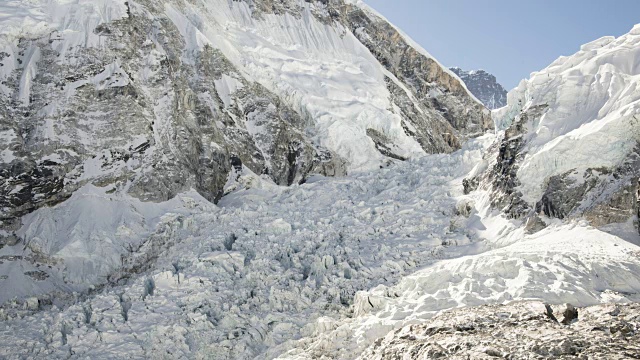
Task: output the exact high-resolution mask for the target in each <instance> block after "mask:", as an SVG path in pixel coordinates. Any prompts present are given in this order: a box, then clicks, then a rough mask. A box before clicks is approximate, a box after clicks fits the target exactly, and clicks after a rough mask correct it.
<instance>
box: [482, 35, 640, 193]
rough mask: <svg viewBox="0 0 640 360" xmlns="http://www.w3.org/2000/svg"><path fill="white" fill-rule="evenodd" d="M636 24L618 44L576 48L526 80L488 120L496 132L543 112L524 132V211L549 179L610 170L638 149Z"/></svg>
mask: <svg viewBox="0 0 640 360" xmlns="http://www.w3.org/2000/svg"><path fill="white" fill-rule="evenodd" d="M639 45H640V25H638V26H636V27H634V28H633V29H632V30H631V31H630V32H629V33H628V34H626V35H623V36H621V37H619V38H614V37H604V38H601V39H598V40H595V41H593V42H591V43H589V44H586V45H583V46H582V47H581V49H580V51H579V52H577V53H576V54H574V55H571V56H566V57H565V56H563V57H560V58H559V59H557V60H556V61H555V62H553V63H552V64H551V65H549V67H547V68H546V69H544V70H541V71H539V72H534V73H532V74H531V77H530V79H528V80H523V81H522V82H521V83H520V84H519V85H518V87H517V88H515V89H514V90H512V91H511V92H509V95H508V105H507V106H506V107H504V108H502V109H499V110H495V111H494V113H493V117H494V120H495V122H496V127H497V128H498V129H506V128H508V127H509V126H510V125H511V124H512V123H513V121H514V119H515V117H516V116H517V115H519V114H520V113H523V112H526V111H527V110H528V109H530V108H532V107H535V106H546V109H545V110H544V112H543V113H542V114H541V116H539V117H537V118H535V119H532V121H530V122H528V123H527V124H526V125H525V126H526V134H525V135H524V141H525V143H526V145H525V148H524V149H523V150H522V152H523V153H526V155H525V158H524V160H523V161H522V163H521V164H520V166H519V169H518V174H517V176H518V179H519V181H520V183H521V186H520V188H519V190H520V191H521V192H522V194H523V199H524V200H525V201H527V202H529V203H531V204H533V203H535V202H536V201H538V200H540V197H541V196H542V194H543V192H544V185H545V182H546V181H547V180H548V179H549V178H550V177H551V176H553V175H560V174H564V173H566V172H568V171H570V170H574V169H576V170H578V172H579V173H582V172H584V170H586V169H587V168H600V167H604V168H613V167H615V166H616V165H619V164H620V163H621V162H622V161H623V160H624V159H625V157H626V156H627V154H629V153H630V152H631V151H632V150H633V149H634V147H636V146H637V144H638V142H640V102H639V100H640V87H639V86H638V84H639V80H640V77H639V76H640V63H639V62H638V59H640V46H639Z"/></svg>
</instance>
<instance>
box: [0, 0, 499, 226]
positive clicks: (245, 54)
mask: <svg viewBox="0 0 640 360" xmlns="http://www.w3.org/2000/svg"><path fill="white" fill-rule="evenodd" d="M1 6H3V11H2V14H3V18H2V28H3V33H2V39H1V46H2V52H1V53H2V56H1V64H2V66H1V67H0V79H1V83H2V85H0V95H1V98H0V114H2V123H1V124H0V126H1V128H0V131H1V132H0V134H1V135H0V136H1V137H2V139H3V140H4V141H3V142H2V145H1V146H2V148H1V149H0V152H1V153H2V158H1V160H2V163H1V173H0V178H1V179H2V185H1V187H0V194H1V195H2V196H1V197H0V198H1V199H2V200H1V201H2V202H1V203H0V208H1V209H2V218H3V227H4V228H5V230H8V231H11V230H16V229H15V227H16V226H17V225H16V224H14V220H16V219H17V218H18V217H19V216H22V215H25V214H27V213H29V212H31V211H33V210H35V209H37V208H39V207H41V206H43V205H53V204H56V203H59V202H60V201H63V200H64V199H66V198H68V197H69V196H71V194H73V192H74V191H75V190H77V189H78V188H80V187H81V186H83V185H84V184H87V183H92V184H97V185H99V186H111V187H112V188H113V190H114V191H123V192H126V193H128V194H131V195H132V196H134V197H136V198H139V199H141V200H144V201H166V200H168V199H171V198H172V197H174V196H175V195H176V194H178V193H180V192H182V191H185V190H189V189H190V188H194V189H195V190H197V191H198V192H199V193H200V194H202V195H203V196H204V197H205V198H207V199H208V200H210V201H217V200H218V199H219V198H220V197H221V196H222V195H223V187H224V184H225V183H226V182H227V179H228V176H229V174H230V173H231V172H232V169H233V165H232V164H236V166H240V165H244V166H246V167H247V168H249V169H250V170H251V171H253V172H254V173H256V174H266V175H269V176H270V177H271V178H272V179H273V180H274V181H275V182H276V183H278V184H282V185H290V184H294V183H300V182H303V181H304V180H305V179H306V178H307V177H308V175H309V174H314V173H319V174H325V175H331V176H333V175H344V174H346V173H347V172H349V171H360V170H370V169H373V168H378V167H379V166H381V165H384V164H386V163H388V162H389V161H391V160H395V159H408V158H411V157H415V156H420V155H424V154H427V153H440V152H451V151H454V150H456V149H459V148H460V145H461V144H462V142H464V141H465V140H466V139H467V138H469V137H470V136H475V135H478V134H481V133H482V132H484V130H486V129H488V128H490V127H491V126H492V122H491V119H490V114H489V113H488V112H487V111H485V110H484V109H483V108H482V106H481V105H480V104H478V103H477V102H476V100H475V99H474V98H473V97H472V96H471V95H470V94H469V93H468V92H467V90H466V88H465V86H464V85H463V84H462V83H460V81H459V79H458V78H457V77H456V76H455V75H452V74H451V73H450V72H449V71H448V70H446V69H444V68H442V67H441V66H440V65H439V64H438V63H437V62H436V61H435V60H434V59H433V58H432V57H430V56H429V54H427V53H426V52H425V51H423V50H422V49H421V48H419V47H417V46H416V45H415V44H413V43H412V42H411V41H410V40H409V39H408V38H406V37H405V36H404V35H402V34H401V33H400V32H399V31H398V30H396V29H395V28H394V27H393V26H392V25H390V24H389V23H387V22H386V21H385V20H384V19H383V18H381V17H380V16H378V15H377V14H375V13H374V12H373V11H372V10H370V9H369V8H367V7H366V6H365V5H364V4H361V3H353V2H352V1H346V2H345V1H342V0H340V1H318V2H302V1H298V0H286V1H279V2H277V3H273V4H272V2H271V1H266V0H261V1H227V0H213V1H206V2H188V1H183V0H171V1H160V0H141V1H129V2H124V1H119V0H101V1H97V2H96V1H93V0H91V1H88V0H82V1H78V2H72V3H69V2H64V1H48V2H32V1H14V2H9V3H6V4H4V5H1ZM12 228H13V229H12Z"/></svg>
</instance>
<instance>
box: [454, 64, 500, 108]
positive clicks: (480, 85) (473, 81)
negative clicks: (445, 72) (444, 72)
mask: <svg viewBox="0 0 640 360" xmlns="http://www.w3.org/2000/svg"><path fill="white" fill-rule="evenodd" d="M450 70H451V71H453V73H454V74H456V75H458V77H460V79H461V80H462V81H463V82H464V83H465V85H466V86H467V88H468V89H469V91H470V92H471V93H472V94H473V95H474V96H475V97H476V98H478V100H480V101H481V102H482V103H483V104H484V105H485V106H486V107H487V108H489V109H491V110H494V109H498V108H501V107H503V106H505V105H507V90H505V89H504V87H502V85H500V84H499V83H498V80H497V79H496V77H495V76H493V75H491V74H489V73H488V72H486V71H484V70H471V71H467V70H462V69H460V68H459V67H452V68H450Z"/></svg>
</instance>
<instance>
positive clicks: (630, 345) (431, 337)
mask: <svg viewBox="0 0 640 360" xmlns="http://www.w3.org/2000/svg"><path fill="white" fill-rule="evenodd" d="M554 308H555V309H554ZM554 310H555V311H554ZM639 311H640V306H639V305H638V304H625V305H622V304H621V305H613V304H611V305H609V304H607V305H598V306H592V307H587V308H580V309H576V308H574V307H573V306H571V305H570V304H567V305H566V306H553V307H552V306H550V305H546V304H544V303H541V302H520V303H512V304H508V305H493V306H481V307H474V308H464V309H458V310H453V311H450V312H446V313H443V314H441V315H438V316H436V317H435V318H433V319H431V320H429V321H427V322H425V323H423V324H418V325H410V326H407V327H404V328H402V329H399V330H396V331H394V332H393V333H391V334H389V335H387V336H386V337H384V338H380V339H378V340H377V341H376V342H375V344H374V345H372V346H371V347H370V348H369V349H368V350H367V351H366V352H365V353H364V354H362V355H361V357H360V358H361V359H377V360H382V359H397V358H403V359H425V358H426V359H440V358H442V359H448V358H456V359H457V358H464V359H466V358H472V359H493V358H506V359H527V358H578V359H591V358H602V359H605V358H606V359H628V358H634V357H637V354H638V353H640V347H639V346H638V344H637V341H638V337H639V335H638V329H639V327H640V322H639V321H638V319H639V317H638V312H639Z"/></svg>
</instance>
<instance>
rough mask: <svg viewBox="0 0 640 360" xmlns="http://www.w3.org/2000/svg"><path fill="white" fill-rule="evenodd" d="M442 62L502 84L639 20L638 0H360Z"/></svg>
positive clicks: (507, 85)
mask: <svg viewBox="0 0 640 360" xmlns="http://www.w3.org/2000/svg"><path fill="white" fill-rule="evenodd" d="M364 1H365V3H367V4H369V5H370V6H371V7H373V8H374V9H376V10H378V12H380V13H381V14H382V15H384V16H385V17H386V18H387V19H389V20H390V21H391V22H392V23H394V24H395V25H396V26H398V27H399V28H401V29H402V30H403V31H404V32H405V33H407V34H409V35H410V36H411V37H412V38H413V39H414V40H416V41H417V42H418V43H420V44H421V45H422V46H423V47H424V48H425V49H426V50H427V51H428V52H429V53H430V54H431V55H433V56H434V57H435V58H436V59H438V60H439V61H440V62H441V63H442V64H443V65H445V66H459V67H461V68H463V69H467V70H473V69H484V70H486V71H488V72H490V73H492V74H494V75H496V77H497V78H498V81H499V82H501V83H502V85H503V86H504V87H505V88H507V89H508V90H509V89H511V88H513V87H515V86H516V85H517V84H518V83H519V82H520V80H521V79H524V78H528V77H529V74H530V73H531V72H533V71H537V70H541V69H543V68H545V67H547V65H549V64H550V63H551V62H552V61H553V60H555V59H557V58H558V57H559V56H560V55H571V54H573V53H575V52H576V51H578V50H579V49H580V45H582V44H584V43H587V42H590V41H592V40H595V39H598V38H600V37H602V36H606V35H613V36H620V35H623V34H625V33H627V32H628V31H629V30H631V28H632V27H633V25H634V24H637V23H640V0H364Z"/></svg>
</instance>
